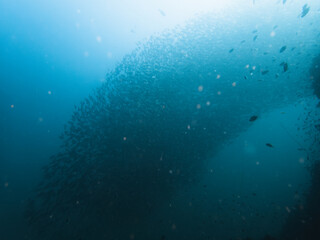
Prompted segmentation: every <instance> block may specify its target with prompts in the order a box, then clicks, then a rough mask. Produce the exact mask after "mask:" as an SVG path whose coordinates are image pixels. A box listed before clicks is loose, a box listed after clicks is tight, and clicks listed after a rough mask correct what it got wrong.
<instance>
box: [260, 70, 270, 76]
mask: <svg viewBox="0 0 320 240" xmlns="http://www.w3.org/2000/svg"><path fill="white" fill-rule="evenodd" d="M268 72H269V70H264V71H261V74H262V75H266V74H267V73H268Z"/></svg>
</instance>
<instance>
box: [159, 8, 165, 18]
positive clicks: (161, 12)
mask: <svg viewBox="0 0 320 240" xmlns="http://www.w3.org/2000/svg"><path fill="white" fill-rule="evenodd" d="M158 11H159V13H160V14H161V15H162V16H163V17H165V16H166V13H165V12H164V11H163V10H162V9H158Z"/></svg>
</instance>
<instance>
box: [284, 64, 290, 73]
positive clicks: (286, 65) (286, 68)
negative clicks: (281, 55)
mask: <svg viewBox="0 0 320 240" xmlns="http://www.w3.org/2000/svg"><path fill="white" fill-rule="evenodd" d="M288 68H289V67H288V63H286V62H285V63H284V64H283V71H284V72H286V71H288Z"/></svg>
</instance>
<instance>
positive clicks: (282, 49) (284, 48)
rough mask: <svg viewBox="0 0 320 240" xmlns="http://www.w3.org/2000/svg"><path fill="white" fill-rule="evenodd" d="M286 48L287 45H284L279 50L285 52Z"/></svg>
mask: <svg viewBox="0 0 320 240" xmlns="http://www.w3.org/2000/svg"><path fill="white" fill-rule="evenodd" d="M286 49H287V46H283V47H282V48H280V50H279V52H280V53H283V52H284V51H285V50H286Z"/></svg>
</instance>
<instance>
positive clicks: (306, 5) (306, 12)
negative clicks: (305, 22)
mask: <svg viewBox="0 0 320 240" xmlns="http://www.w3.org/2000/svg"><path fill="white" fill-rule="evenodd" d="M309 11H310V7H308V4H305V5H304V6H303V7H302V13H301V18H303V17H305V16H306V15H307V14H308V13H309Z"/></svg>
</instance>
